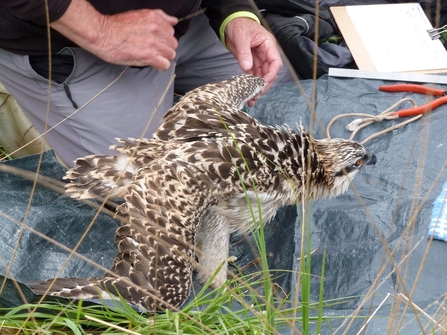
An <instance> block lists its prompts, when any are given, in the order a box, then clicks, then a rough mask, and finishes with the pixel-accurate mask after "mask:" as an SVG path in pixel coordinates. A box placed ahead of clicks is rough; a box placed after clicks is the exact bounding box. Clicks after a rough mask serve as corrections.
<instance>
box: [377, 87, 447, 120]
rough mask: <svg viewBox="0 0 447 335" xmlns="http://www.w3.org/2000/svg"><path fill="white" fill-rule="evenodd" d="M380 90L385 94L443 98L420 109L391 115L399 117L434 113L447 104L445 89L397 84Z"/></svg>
mask: <svg viewBox="0 0 447 335" xmlns="http://www.w3.org/2000/svg"><path fill="white" fill-rule="evenodd" d="M379 90H381V91H384V92H413V93H422V94H425V95H431V96H438V97H441V98H437V99H434V100H433V101H430V102H429V103H426V104H425V105H422V106H419V107H413V108H408V109H402V110H400V111H397V112H393V113H391V115H397V116H399V117H404V116H413V115H418V114H423V113H427V112H430V111H432V110H433V109H435V108H436V107H439V106H441V105H443V104H447V91H445V90H443V89H436V88H433V87H427V86H423V85H415V84H396V85H386V86H380V87H379Z"/></svg>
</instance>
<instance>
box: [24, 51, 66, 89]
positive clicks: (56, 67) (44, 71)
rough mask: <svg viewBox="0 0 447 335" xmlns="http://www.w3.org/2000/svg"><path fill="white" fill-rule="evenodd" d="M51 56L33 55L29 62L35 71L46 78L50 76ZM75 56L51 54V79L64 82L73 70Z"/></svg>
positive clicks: (59, 82)
mask: <svg viewBox="0 0 447 335" xmlns="http://www.w3.org/2000/svg"><path fill="white" fill-rule="evenodd" d="M48 62H49V58H48V56H47V55H41V56H37V55H31V56H29V63H30V65H31V67H32V68H33V70H34V71H36V72H37V73H38V74H39V75H41V76H42V77H44V78H45V79H49V78H50V74H49V66H48ZM73 67H74V58H73V55H58V54H55V55H52V56H51V80H54V81H55V82H56V83H58V84H61V83H63V82H64V81H65V80H66V79H67V78H68V77H69V76H70V74H71V73H72V72H73Z"/></svg>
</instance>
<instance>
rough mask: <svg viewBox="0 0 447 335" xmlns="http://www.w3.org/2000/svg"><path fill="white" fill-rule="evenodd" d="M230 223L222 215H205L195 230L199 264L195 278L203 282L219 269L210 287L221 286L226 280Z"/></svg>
mask: <svg viewBox="0 0 447 335" xmlns="http://www.w3.org/2000/svg"><path fill="white" fill-rule="evenodd" d="M229 240H230V224H229V222H228V219H227V218H226V217H224V216H217V215H216V216H207V217H206V222H202V224H201V225H200V226H199V229H198V232H197V246H198V248H199V250H200V252H199V257H198V258H199V264H200V266H199V267H198V269H197V272H198V273H197V278H198V280H199V281H200V282H201V283H205V282H206V281H207V280H209V279H210V277H211V276H213V275H214V274H215V273H216V272H217V271H218V270H219V269H220V270H219V272H218V273H217V274H216V276H215V278H214V280H213V282H212V283H211V287H213V288H217V287H220V286H222V285H223V284H224V283H225V281H226V280H227V267H228V248H229Z"/></svg>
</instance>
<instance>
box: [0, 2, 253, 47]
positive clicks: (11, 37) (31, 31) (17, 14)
mask: <svg viewBox="0 0 447 335" xmlns="http://www.w3.org/2000/svg"><path fill="white" fill-rule="evenodd" d="M88 1H89V2H90V3H91V4H92V6H93V7H95V8H96V10H98V11H99V12H100V13H102V14H108V15H113V14H117V13H122V12H126V11H129V10H135V9H143V8H149V9H156V8H158V9H162V10H163V11H164V12H166V13H167V14H169V15H172V16H175V17H177V18H179V19H181V18H185V17H187V18H189V17H190V16H192V15H193V14H194V13H196V12H197V11H198V10H200V6H202V8H206V12H205V13H206V15H207V16H208V18H209V20H210V24H211V27H212V28H213V29H214V30H215V31H216V33H217V34H218V30H219V27H220V25H221V23H222V22H223V21H224V20H225V18H226V17H227V16H228V15H230V14H232V13H234V12H237V11H250V12H252V13H255V11H254V10H253V7H252V6H251V5H250V2H249V0H243V1H241V0H219V1H200V0H88ZM45 2H47V3H48V19H47V15H46V9H45ZM70 3H71V0H48V1H45V0H0V48H2V49H5V50H8V51H11V52H14V53H19V54H26V55H44V54H47V53H48V30H47V25H46V22H47V20H48V21H49V22H53V21H56V20H57V19H59V18H60V17H61V16H62V15H63V14H64V13H65V11H66V10H67V8H68V6H69V5H70ZM190 22H191V19H190V18H189V19H184V20H182V21H180V22H179V23H178V24H177V25H176V26H175V27H174V28H175V36H176V37H177V38H179V37H181V36H182V35H184V34H185V33H186V31H187V30H188V27H189V25H190ZM80 24H82V22H80ZM50 31H51V35H50V36H51V50H52V52H53V53H56V52H58V51H59V50H61V49H63V48H64V47H67V46H76V44H74V43H73V42H72V41H70V40H68V39H67V38H66V37H64V36H63V35H61V34H59V33H58V32H57V31H55V30H53V29H50Z"/></svg>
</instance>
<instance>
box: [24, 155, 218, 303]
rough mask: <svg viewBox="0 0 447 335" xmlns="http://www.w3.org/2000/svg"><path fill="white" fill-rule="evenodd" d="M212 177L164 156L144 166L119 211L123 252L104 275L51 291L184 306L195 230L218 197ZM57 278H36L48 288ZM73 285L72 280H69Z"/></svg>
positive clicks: (37, 286) (40, 289) (39, 286)
mask: <svg viewBox="0 0 447 335" xmlns="http://www.w3.org/2000/svg"><path fill="white" fill-rule="evenodd" d="M212 190H213V185H212V182H211V181H210V179H209V177H207V176H206V175H205V174H203V173H201V172H200V171H197V170H196V169H195V168H194V167H193V166H189V165H188V164H187V163H184V162H182V161H174V162H168V161H163V160H161V161H159V162H156V163H154V164H151V165H150V166H148V167H146V168H145V169H144V171H141V173H140V175H139V177H138V178H137V179H136V180H135V181H133V182H132V183H131V184H130V185H129V186H128V190H127V193H126V195H125V197H124V199H125V203H124V204H122V205H121V206H120V207H119V208H118V210H117V212H118V215H119V216H120V217H121V218H122V219H123V220H124V221H123V224H122V226H121V227H120V228H118V230H117V234H116V237H115V242H116V243H117V245H118V249H119V253H118V255H117V256H116V258H115V261H114V264H113V267H112V269H111V271H110V273H108V274H106V275H104V276H103V277H100V278H92V279H89V280H86V279H77V278H70V279H60V280H59V279H56V281H55V285H54V286H53V287H50V288H49V294H50V295H54V296H62V297H69V298H100V297H105V296H108V295H114V296H119V295H120V296H121V297H122V298H124V299H125V300H126V301H128V302H129V303H131V304H134V305H136V306H138V307H139V308H141V309H143V310H147V311H156V310H159V309H160V308H162V309H164V308H172V307H179V306H181V305H182V304H183V303H184V301H185V300H186V299H187V298H188V296H189V293H190V288H191V275H192V271H193V269H192V264H193V263H194V245H195V243H196V230H197V227H198V225H199V223H200V220H201V218H202V215H203V213H204V211H205V210H206V208H207V207H208V206H210V205H211V204H213V202H214V201H215V200H214V199H213V197H212V194H211V193H212ZM50 283H52V280H48V281H45V282H40V283H34V284H32V285H30V286H31V288H32V289H33V290H34V291H35V292H36V293H42V294H43V293H45V292H46V291H47V289H48V285H49V284H50ZM67 285H68V286H67Z"/></svg>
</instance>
